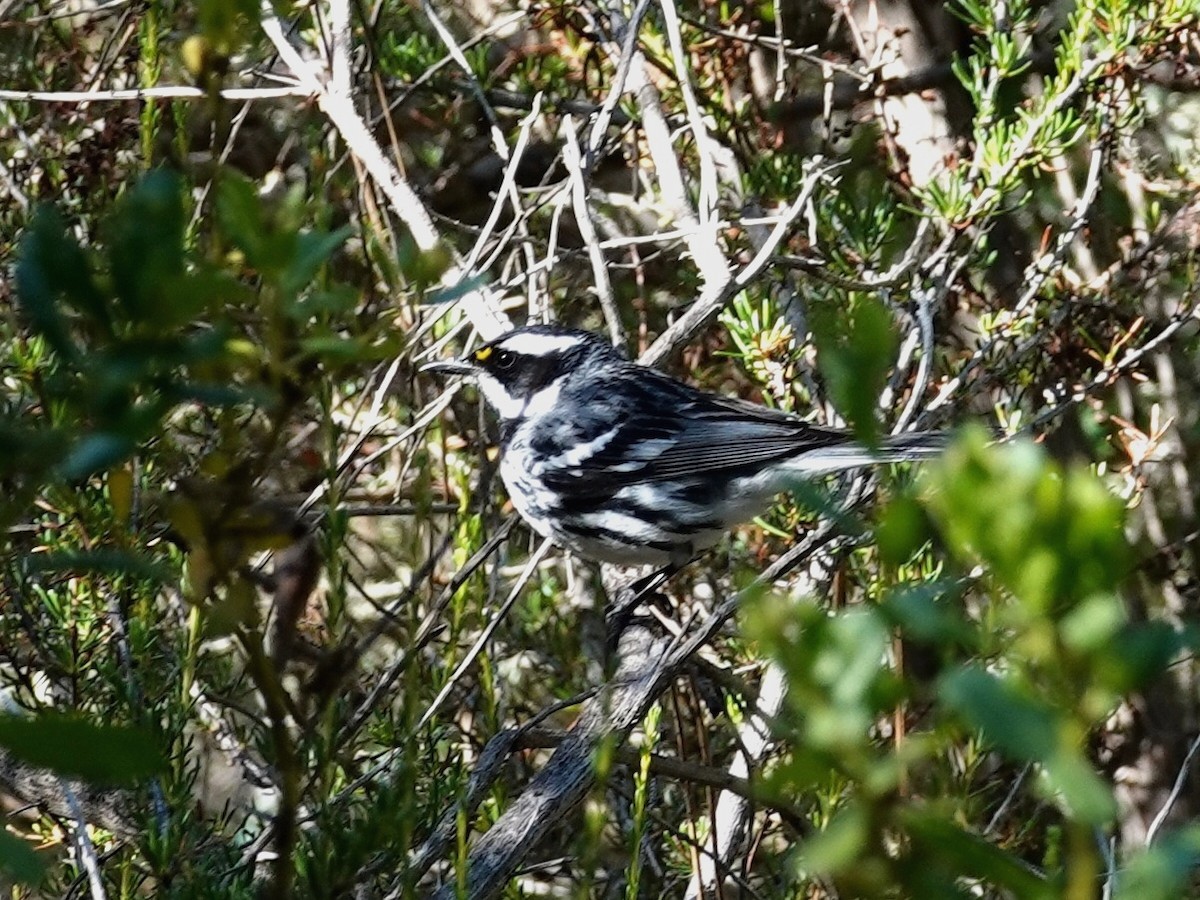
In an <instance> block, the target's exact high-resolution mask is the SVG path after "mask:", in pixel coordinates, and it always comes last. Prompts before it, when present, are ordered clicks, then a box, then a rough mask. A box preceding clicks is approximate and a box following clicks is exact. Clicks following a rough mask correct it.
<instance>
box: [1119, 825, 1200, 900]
mask: <svg viewBox="0 0 1200 900" xmlns="http://www.w3.org/2000/svg"><path fill="white" fill-rule="evenodd" d="M1198 864H1200V825H1191V826H1189V827H1187V828H1184V829H1182V830H1180V831H1176V832H1174V833H1172V834H1168V835H1164V836H1163V837H1162V838H1160V839H1159V840H1158V841H1157V842H1156V843H1155V844H1154V846H1153V847H1152V848H1150V849H1149V850H1146V851H1144V852H1142V853H1139V854H1137V855H1136V856H1134V857H1133V858H1132V859H1130V860H1129V861H1128V864H1127V865H1126V866H1125V867H1124V869H1123V871H1122V872H1121V874H1120V876H1119V877H1118V879H1117V890H1116V900H1177V898H1179V897H1186V896H1189V894H1188V888H1189V887H1194V884H1193V882H1192V873H1193V872H1195V870H1196V866H1197V865H1198Z"/></svg>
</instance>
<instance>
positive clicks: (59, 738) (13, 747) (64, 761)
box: [0, 713, 167, 785]
mask: <svg viewBox="0 0 1200 900" xmlns="http://www.w3.org/2000/svg"><path fill="white" fill-rule="evenodd" d="M0 747H6V748H7V749H8V750H9V751H11V752H12V754H13V755H14V756H16V757H18V758H19V759H22V760H24V761H25V762H27V763H29V764H30V765H34V766H41V767H44V768H47V769H53V770H54V771H55V772H58V773H59V774H60V775H67V776H71V777H77V778H82V779H83V780H84V781H88V782H91V783H93V784H106V785H107V784H111V785H128V784H135V783H137V782H139V781H144V780H145V779H146V778H149V777H151V776H153V775H156V774H158V773H160V772H163V771H165V770H166V767H167V762H166V759H165V758H164V757H163V755H162V753H161V752H160V751H159V748H158V742H157V740H156V737H155V735H154V733H153V732H151V731H150V730H149V729H146V728H135V727H130V726H121V725H95V724H93V723H91V722H88V721H85V720H84V719H81V718H78V717H75V716H68V715H64V714H61V713H44V714H42V715H40V716H38V717H36V718H30V719H27V718H20V717H16V716H7V717H0Z"/></svg>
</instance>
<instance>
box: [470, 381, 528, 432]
mask: <svg viewBox="0 0 1200 900" xmlns="http://www.w3.org/2000/svg"><path fill="white" fill-rule="evenodd" d="M478 383H479V390H480V391H482V392H483V396H484V397H485V398H486V399H487V402H488V403H489V404H490V405H491V407H492V409H494V410H496V415H498V416H499V417H500V418H501V419H504V420H505V421H507V420H509V419H517V418H520V416H521V414H522V412H523V411H524V409H525V404H524V403H523V402H522V401H520V400H518V399H517V398H516V397H514V396H512V395H511V394H509V392H508V391H506V390H505V389H504V385H502V384H501V383H500V382H499V381H497V380H496V379H495V378H493V377H492V376H491V375H489V374H488V373H487V372H481V373H480V374H479V376H478Z"/></svg>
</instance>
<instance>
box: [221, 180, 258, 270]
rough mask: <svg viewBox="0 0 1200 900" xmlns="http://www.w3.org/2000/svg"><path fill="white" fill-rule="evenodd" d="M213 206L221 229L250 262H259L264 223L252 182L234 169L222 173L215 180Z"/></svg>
mask: <svg viewBox="0 0 1200 900" xmlns="http://www.w3.org/2000/svg"><path fill="white" fill-rule="evenodd" d="M215 208H216V213H217V222H218V223H219V224H220V226H221V230H222V231H224V232H225V234H226V235H228V237H229V239H230V240H231V241H233V243H234V245H235V246H236V247H237V248H238V249H239V250H241V251H242V252H243V253H244V254H245V255H246V259H247V261H248V262H249V263H250V264H251V265H254V266H258V265H261V264H262V258H263V256H264V247H265V244H266V238H267V223H266V219H265V218H264V216H263V209H262V203H261V202H260V201H259V199H258V194H257V193H256V192H255V190H254V185H253V184H251V183H250V181H249V180H248V179H247V178H245V177H244V176H242V175H239V174H237V173H236V172H229V171H225V172H222V175H221V180H220V181H218V182H217V199H216V204H215Z"/></svg>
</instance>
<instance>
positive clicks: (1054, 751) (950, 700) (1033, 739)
mask: <svg viewBox="0 0 1200 900" xmlns="http://www.w3.org/2000/svg"><path fill="white" fill-rule="evenodd" d="M939 694H940V696H941V698H942V701H943V702H944V703H945V704H946V705H947V706H948V707H950V708H951V709H953V710H955V711H956V712H957V713H958V714H959V715H960V716H961V717H962V718H963V719H964V720H965V721H966V722H967V723H968V724H970V725H971V727H973V728H976V729H978V730H979V731H980V732H982V734H983V736H984V737H985V738H986V739H987V740H988V741H989V742H990V743H992V744H993V745H995V746H996V747H998V748H999V749H1000V750H1002V751H1003V752H1004V753H1005V754H1007V755H1008V756H1009V757H1010V758H1012V759H1017V760H1021V761H1028V762H1036V763H1039V764H1040V765H1041V767H1042V772H1043V776H1044V778H1045V782H1046V785H1047V787H1048V789H1049V792H1050V793H1051V794H1057V795H1059V799H1060V801H1061V802H1062V804H1063V805H1064V806H1065V807H1066V808H1067V811H1068V812H1069V814H1071V815H1072V816H1074V817H1075V818H1078V819H1082V820H1084V821H1086V822H1091V823H1094V824H1099V823H1102V822H1106V821H1108V820H1109V819H1111V817H1112V815H1113V814H1114V812H1115V804H1114V803H1113V798H1112V792H1111V791H1110V790H1109V788H1108V786H1107V785H1106V784H1105V783H1104V782H1103V781H1102V780H1101V779H1100V777H1099V776H1098V775H1096V773H1095V772H1094V771H1092V768H1091V766H1090V765H1089V764H1088V762H1087V760H1086V759H1085V758H1084V756H1083V754H1082V753H1081V752H1080V750H1079V749H1078V748H1077V747H1074V746H1072V745H1071V744H1070V743H1069V741H1068V739H1067V737H1066V735H1067V733H1068V728H1067V725H1068V722H1067V720H1066V716H1065V714H1062V713H1060V712H1058V711H1057V710H1055V709H1054V708H1053V707H1051V706H1050V705H1049V704H1047V703H1045V702H1044V701H1042V700H1040V699H1038V698H1036V697H1033V696H1031V695H1030V694H1029V692H1028V691H1026V690H1025V689H1024V688H1023V687H1022V686H1020V685H1018V684H1017V683H1016V682H1015V680H1013V679H1012V678H1000V677H998V676H995V675H993V674H991V673H990V672H985V671H984V670H983V669H981V668H979V667H976V666H968V667H967V668H964V669H961V670H959V671H957V672H952V673H949V674H947V675H945V676H943V677H942V680H941V683H940V685H939Z"/></svg>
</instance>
